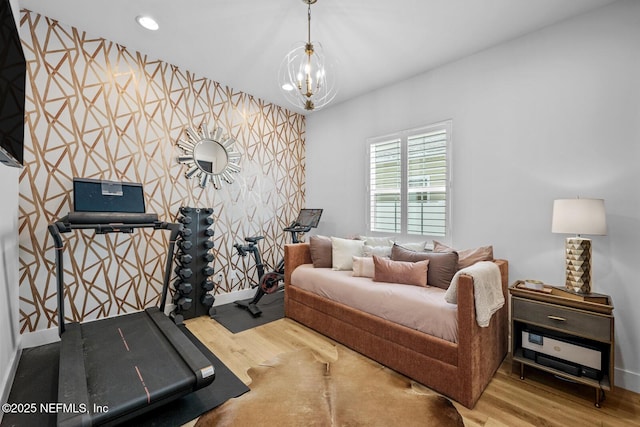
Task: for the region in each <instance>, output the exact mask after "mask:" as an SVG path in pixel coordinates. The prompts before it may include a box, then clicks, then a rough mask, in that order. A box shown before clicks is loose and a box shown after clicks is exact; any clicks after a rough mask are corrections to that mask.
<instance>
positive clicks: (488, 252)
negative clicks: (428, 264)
mask: <svg viewBox="0 0 640 427" xmlns="http://www.w3.org/2000/svg"><path fill="white" fill-rule="evenodd" d="M433 251H434V252H454V251H455V252H458V270H461V269H463V268H465V267H469V266H470V265H473V264H475V263H476V262H479V261H493V246H480V247H478V248H473V249H463V250H461V251H457V250H455V249H453V248H450V247H449V246H447V245H445V244H443V243H440V242H438V241H436V240H434V241H433Z"/></svg>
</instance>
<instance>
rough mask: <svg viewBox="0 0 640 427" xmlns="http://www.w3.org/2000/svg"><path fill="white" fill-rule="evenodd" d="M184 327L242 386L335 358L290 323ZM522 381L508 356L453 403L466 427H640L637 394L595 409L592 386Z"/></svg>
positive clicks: (618, 395) (532, 375)
mask: <svg viewBox="0 0 640 427" xmlns="http://www.w3.org/2000/svg"><path fill="white" fill-rule="evenodd" d="M185 323H186V325H187V327H188V328H189V330H190V331H191V332H193V333H194V335H196V336H197V337H198V339H200V340H201V341H202V342H203V343H204V344H205V345H206V346H207V347H209V348H210V349H211V351H212V352H214V353H215V354H216V356H218V357H219V358H220V359H221V360H222V362H223V363H224V364H225V365H227V366H228V367H229V369H231V370H232V371H233V372H234V373H235V374H236V375H237V376H238V377H239V378H240V379H241V380H242V381H244V382H245V383H247V384H248V383H249V382H250V378H249V377H248V376H247V374H246V371H247V369H249V368H250V367H251V366H255V365H258V364H260V363H261V362H263V361H265V360H268V359H271V358H273V357H275V356H276V355H278V354H281V353H286V352H290V351H294V350H297V349H300V348H303V347H309V348H311V349H312V350H313V351H315V352H317V353H319V354H321V355H323V356H326V357H330V358H335V357H336V350H335V347H336V346H337V345H340V344H337V343H336V342H335V341H332V340H330V339H329V338H327V337H325V336H323V335H320V334H318V333H316V332H314V331H313V330H311V329H308V328H306V327H304V326H302V325H300V324H299V323H297V322H295V321H293V320H290V319H281V320H278V321H275V322H271V323H268V324H266V325H263V326H260V327H257V328H254V329H250V330H248V331H244V332H241V333H238V334H232V333H230V332H229V331H228V330H227V329H225V328H224V327H223V326H222V325H220V324H218V323H217V322H215V321H214V320H211V319H209V318H207V317H200V318H196V319H191V320H188V321H186V322H185ZM525 377H526V378H525V380H520V377H519V365H518V367H517V369H513V368H512V364H511V360H510V358H509V356H507V359H506V360H505V361H504V362H503V364H502V366H501V367H500V369H499V370H498V372H497V373H496V375H495V376H494V378H493V380H492V381H491V383H490V384H489V386H488V387H487V389H486V390H485V391H484V393H483V394H482V396H481V397H480V400H479V401H478V403H477V404H476V406H475V407H474V409H473V410H469V409H467V408H465V407H464V406H462V405H460V404H458V403H456V402H454V404H455V405H456V408H458V411H459V412H460V414H461V415H462V417H463V418H464V423H465V426H467V427H474V426H487V427H489V426H491V427H494V426H496V427H497V426H509V427H511V426H558V427H567V426H640V394H636V393H632V392H630V391H627V390H623V389H615V390H614V391H612V392H607V395H606V400H605V401H604V402H603V404H602V408H600V409H598V408H596V407H595V406H594V404H593V399H594V390H593V389H592V388H588V387H583V386H580V385H575V384H571V383H566V382H564V381H561V380H559V379H557V378H554V377H553V376H551V375H548V374H546V373H542V372H538V371H536V370H534V369H526V368H525Z"/></svg>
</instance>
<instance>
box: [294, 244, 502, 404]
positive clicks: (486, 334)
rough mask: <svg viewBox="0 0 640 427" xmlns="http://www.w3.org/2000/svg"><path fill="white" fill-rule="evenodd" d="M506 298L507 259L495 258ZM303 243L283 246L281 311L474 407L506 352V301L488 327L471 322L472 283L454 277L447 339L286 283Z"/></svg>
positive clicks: (306, 255)
mask: <svg viewBox="0 0 640 427" xmlns="http://www.w3.org/2000/svg"><path fill="white" fill-rule="evenodd" d="M494 262H495V263H496V264H497V266H498V267H499V270H500V275H501V279H502V293H503V295H504V296H505V298H506V295H507V287H508V263H507V261H505V260H495V261H494ZM311 263H312V261H311V254H310V247H309V244H308V243H300V244H288V245H285V315H286V316H287V317H289V318H291V319H293V320H296V321H297V322H300V323H301V324H303V325H305V326H308V327H310V328H312V329H314V330H316V331H318V332H320V333H321V334H323V335H326V336H328V337H330V338H332V339H334V340H336V341H338V342H340V343H342V344H344V345H346V346H347V347H350V348H352V349H354V350H356V351H358V352H359V353H362V354H364V355H366V356H368V357H370V358H371V359H373V360H376V361H377V362H379V363H381V364H383V365H385V366H387V367H389V368H391V369H394V370H395V371H397V372H400V373H402V374H404V375H406V376H408V377H410V378H412V379H414V380H416V381H418V382H420V383H422V384H424V385H426V386H427V387H429V388H431V389H433V390H435V391H437V392H439V393H442V394H444V395H446V396H448V397H450V398H452V399H454V400H456V401H458V402H460V403H461V404H463V405H464V406H466V407H467V408H473V406H474V405H475V403H476V401H477V400H478V399H479V397H480V395H481V394H482V392H483V391H484V389H485V388H486V386H487V385H488V383H489V381H490V380H491V378H492V377H493V375H494V373H495V371H496V370H497V369H498V367H499V366H500V364H501V362H502V360H503V359H504V357H505V355H506V353H507V333H508V326H507V325H508V323H507V322H508V319H507V310H508V308H507V307H508V304H504V306H502V308H500V309H499V310H498V311H497V312H495V313H494V314H493V316H492V317H491V320H490V323H489V326H488V327H480V326H478V323H477V321H476V313H475V300H474V283H473V278H472V277H471V276H468V275H465V274H462V275H460V277H459V280H458V281H457V294H458V295H457V325H458V331H457V340H456V342H451V341H447V340H445V339H442V338H438V337H435V336H432V335H429V334H426V333H424V332H420V331H418V330H415V329H412V328H410V327H407V326H403V325H400V324H397V323H394V322H392V321H389V320H385V319H383V318H381V317H378V316H375V315H371V314H368V313H366V312H364V311H361V310H358V309H354V308H352V307H350V306H347V305H344V304H341V303H338V302H335V301H332V300H331V299H328V298H325V297H323V296H320V295H317V294H316V293H313V292H310V291H307V290H304V289H301V288H300V287H298V286H296V284H295V283H293V284H292V283H291V276H292V273H293V271H294V270H295V269H296V268H297V267H299V266H301V265H303V264H311Z"/></svg>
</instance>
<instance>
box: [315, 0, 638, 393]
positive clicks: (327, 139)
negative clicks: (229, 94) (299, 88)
mask: <svg viewBox="0 0 640 427" xmlns="http://www.w3.org/2000/svg"><path fill="white" fill-rule="evenodd" d="M443 43H446V40H443ZM418 54H419V53H418ZM379 66H393V64H384V62H383V61H381V62H380V64H379ZM444 119H452V120H453V132H452V133H453V146H452V160H453V166H452V173H453V175H452V180H453V182H452V184H453V189H452V197H453V200H452V206H453V212H454V213H453V224H452V226H453V228H452V231H453V235H452V236H453V243H454V245H455V246H456V247H458V248H465V247H471V246H475V245H481V244H489V243H490V244H493V245H494V249H495V254H496V256H498V257H502V258H507V259H508V260H509V262H510V280H511V281H514V280H516V279H524V278H534V279H541V280H544V281H545V282H547V283H551V284H563V283H564V253H563V250H564V238H565V237H566V236H563V235H556V234H552V233H551V209H552V204H553V200H554V199H556V198H571V197H575V196H578V195H579V196H581V197H598V198H604V199H605V204H606V209H607V221H608V227H609V229H608V235H607V236H597V237H594V238H593V247H594V254H593V259H594V264H593V270H594V287H593V288H594V289H593V290H594V291H596V292H603V293H608V294H610V295H612V297H613V302H614V306H615V310H614V313H615V317H616V349H615V351H616V367H617V371H616V385H618V386H622V387H624V388H628V389H631V390H635V391H638V392H640V358H639V357H638V354H640V336H639V335H638V333H637V325H640V310H638V309H637V302H638V301H640V285H638V280H637V272H636V271H635V263H636V262H637V261H638V259H640V249H639V248H640V245H639V244H638V242H640V191H639V190H638V185H639V184H640V167H639V166H638V165H639V164H640V153H639V146H640V145H639V144H640V2H635V1H631V0H630V1H625V0H620V1H618V2H616V3H613V4H612V5H610V6H607V7H605V8H602V9H599V10H596V11H594V12H591V13H589V14H586V15H582V16H579V17H577V18H574V19H571V20H569V21H566V22H563V23H560V24H557V25H554V26H551V27H548V28H546V29H543V30H541V31H538V32H535V33H532V34H530V35H527V36H525V37H522V38H518V39H515V40H512V41H510V42H508V43H504V44H501V45H499V46H496V47H494V48H492V49H489V50H486V51H483V52H480V53H478V54H475V55H473V56H470V57H467V58H464V59H462V60H460V61H457V62H455V63H451V64H448V65H445V66H443V67H440V68H438V69H435V70H433V71H431V72H427V73H425V74H422V75H420V76H417V77H415V78H413V79H411V80H407V81H404V82H400V83H397V84H395V85H393V86H389V87H385V88H382V89H380V90H377V91H375V92H372V93H369V94H366V95H364V96H361V97H359V98H357V99H355V100H352V101H349V102H346V103H342V104H338V105H335V106H332V107H330V108H327V109H325V110H321V111H318V112H314V113H313V114H311V115H309V116H308V117H307V206H309V207H320V208H324V209H325V211H324V215H323V218H322V222H321V225H320V228H319V229H318V230H317V232H318V233H321V234H332V235H350V234H355V233H362V232H364V231H365V230H364V221H365V206H366V205H365V203H366V196H365V181H366V176H365V171H366V163H365V160H366V158H365V155H366V151H365V139H366V138H367V137H371V136H377V135H383V134H386V133H390V132H393V131H398V130H403V129H409V128H413V127H418V126H421V125H427V124H430V123H434V122H438V121H441V120H444Z"/></svg>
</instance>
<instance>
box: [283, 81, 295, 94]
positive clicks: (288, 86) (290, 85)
mask: <svg viewBox="0 0 640 427" xmlns="http://www.w3.org/2000/svg"><path fill="white" fill-rule="evenodd" d="M282 89H284V90H286V91H287V92H288V91H291V90H293V85H292V84H291V83H285V84H283V85H282Z"/></svg>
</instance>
